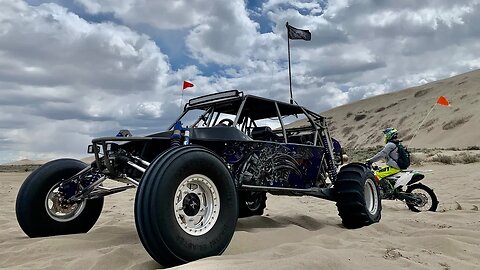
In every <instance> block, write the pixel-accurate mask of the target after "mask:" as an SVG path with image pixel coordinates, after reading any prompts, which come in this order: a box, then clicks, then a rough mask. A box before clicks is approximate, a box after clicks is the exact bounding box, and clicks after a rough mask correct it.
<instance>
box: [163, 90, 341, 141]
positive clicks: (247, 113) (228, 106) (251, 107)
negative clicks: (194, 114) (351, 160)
mask: <svg viewBox="0 0 480 270" xmlns="http://www.w3.org/2000/svg"><path fill="white" fill-rule="evenodd" d="M192 110H202V111H203V113H202V114H201V115H200V116H199V117H198V118H197V119H196V121H195V122H194V123H193V124H192V125H191V126H190V128H201V127H213V126H215V125H218V124H219V121H220V120H221V119H220V117H221V116H222V117H225V116H226V117H227V118H228V117H229V118H228V119H231V120H232V126H233V127H235V128H237V129H239V130H240V131H242V132H243V133H245V134H246V135H248V136H250V137H252V131H253V130H254V129H255V128H257V129H258V128H259V127H260V126H259V124H258V122H259V121H262V120H264V121H265V120H266V121H267V122H268V120H270V121H278V123H279V124H280V126H279V127H278V128H276V129H274V130H272V133H273V134H276V135H278V137H277V138H276V141H277V142H281V143H298V142H299V140H298V138H297V137H299V136H306V135H310V136H311V139H312V140H311V141H309V143H310V144H312V145H316V146H323V147H327V148H328V149H332V145H324V143H322V140H321V136H322V135H323V136H327V137H328V138H329V137H330V135H329V134H328V129H327V123H326V121H325V118H324V117H322V116H321V115H319V114H317V113H315V112H312V111H310V110H308V109H306V108H304V107H302V106H299V105H296V104H289V103H286V102H281V101H276V100H271V99H267V98H262V97H258V96H252V95H244V94H243V92H241V91H238V90H230V91H225V92H220V93H215V94H210V95H205V96H201V97H198V98H193V99H191V100H190V101H189V102H188V103H187V104H185V107H184V110H183V112H182V114H181V115H180V117H179V118H178V119H177V120H176V121H175V122H174V124H172V125H171V126H170V127H169V130H172V129H173V127H174V125H175V123H176V122H177V121H182V120H183V118H184V116H185V115H186V114H187V113H188V112H190V111H192ZM299 115H300V116H302V115H303V116H305V118H306V119H307V123H309V125H308V124H307V125H303V126H300V127H288V126H287V125H286V124H285V123H284V121H283V120H284V119H285V117H288V116H295V117H296V118H299ZM300 118H301V117H300ZM326 141H327V143H328V142H331V140H326Z"/></svg>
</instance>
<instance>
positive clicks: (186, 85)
mask: <svg viewBox="0 0 480 270" xmlns="http://www.w3.org/2000/svg"><path fill="white" fill-rule="evenodd" d="M188 87H193V83H191V82H187V81H183V90H185V88H188Z"/></svg>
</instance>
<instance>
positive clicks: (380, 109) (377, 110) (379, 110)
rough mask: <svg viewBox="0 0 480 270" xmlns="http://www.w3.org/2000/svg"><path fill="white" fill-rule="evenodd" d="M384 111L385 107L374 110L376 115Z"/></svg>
mask: <svg viewBox="0 0 480 270" xmlns="http://www.w3.org/2000/svg"><path fill="white" fill-rule="evenodd" d="M384 110H385V107H380V108H378V109H376V110H375V112H376V113H378V112H381V111H384Z"/></svg>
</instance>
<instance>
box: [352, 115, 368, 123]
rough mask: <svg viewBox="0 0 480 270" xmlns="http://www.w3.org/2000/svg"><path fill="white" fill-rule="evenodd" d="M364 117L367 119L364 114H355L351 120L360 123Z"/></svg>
mask: <svg viewBox="0 0 480 270" xmlns="http://www.w3.org/2000/svg"><path fill="white" fill-rule="evenodd" d="M365 117H367V115H366V114H357V115H355V118H353V120H355V121H360V120H363V119H365Z"/></svg>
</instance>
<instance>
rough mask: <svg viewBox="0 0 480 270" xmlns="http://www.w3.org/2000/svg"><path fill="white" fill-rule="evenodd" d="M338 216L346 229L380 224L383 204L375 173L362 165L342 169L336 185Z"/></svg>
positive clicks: (350, 165)
mask: <svg viewBox="0 0 480 270" xmlns="http://www.w3.org/2000/svg"><path fill="white" fill-rule="evenodd" d="M334 189H335V196H336V201H337V209H338V215H339V216H340V217H341V218H342V223H343V225H344V226H345V227H346V228H349V229H355V228H360V227H363V226H367V225H370V224H372V223H375V222H379V221H380V218H381V211H382V204H381V199H380V191H379V188H378V185H377V182H376V181H375V180H374V176H373V173H372V172H371V171H370V170H368V169H367V167H366V166H365V165H363V164H360V163H351V164H348V165H345V166H344V167H342V168H341V169H340V171H339V173H338V176H337V181H336V182H335V185H334Z"/></svg>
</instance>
